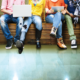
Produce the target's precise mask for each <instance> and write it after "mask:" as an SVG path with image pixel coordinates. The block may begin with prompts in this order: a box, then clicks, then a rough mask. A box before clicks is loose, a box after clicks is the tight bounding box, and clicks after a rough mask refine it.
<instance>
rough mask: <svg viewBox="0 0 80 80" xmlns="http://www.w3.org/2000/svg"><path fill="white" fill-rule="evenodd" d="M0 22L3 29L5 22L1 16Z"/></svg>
mask: <svg viewBox="0 0 80 80" xmlns="http://www.w3.org/2000/svg"><path fill="white" fill-rule="evenodd" d="M0 22H1V26H2V27H5V22H6V20H5V18H4V17H3V16H2V17H1V19H0Z"/></svg>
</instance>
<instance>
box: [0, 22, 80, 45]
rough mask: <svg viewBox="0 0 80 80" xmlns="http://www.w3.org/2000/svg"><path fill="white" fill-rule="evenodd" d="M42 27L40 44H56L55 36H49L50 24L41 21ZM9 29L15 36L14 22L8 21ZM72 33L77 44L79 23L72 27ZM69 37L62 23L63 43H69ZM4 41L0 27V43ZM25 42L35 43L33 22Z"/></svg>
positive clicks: (79, 37) (79, 32)
mask: <svg viewBox="0 0 80 80" xmlns="http://www.w3.org/2000/svg"><path fill="white" fill-rule="evenodd" d="M42 27H43V30H42V35H41V44H56V38H55V37H54V38H52V37H50V31H51V28H52V24H50V23H42ZM9 29H10V32H11V35H12V36H15V34H16V24H15V23H10V24H9ZM74 33H75V35H76V37H77V44H80V25H79V24H77V25H76V27H74ZM69 38H70V37H69V34H68V30H67V26H66V24H63V40H64V43H65V44H70V40H69ZM5 43H6V39H5V37H4V35H3V32H2V30H1V27H0V44H5ZM25 43H26V44H35V26H34V24H31V26H30V28H29V30H28V33H27V35H26V40H25Z"/></svg>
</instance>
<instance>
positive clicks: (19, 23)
mask: <svg viewBox="0 0 80 80" xmlns="http://www.w3.org/2000/svg"><path fill="white" fill-rule="evenodd" d="M11 22H13V23H16V24H17V25H16V35H15V37H14V42H16V41H17V40H19V39H20V32H21V28H22V26H23V18H22V17H18V18H14V17H13V15H8V14H4V15H2V16H1V29H2V31H3V34H4V36H5V37H6V39H12V38H13V36H12V35H11V33H10V31H9V28H8V23H11ZM12 27H15V26H12Z"/></svg>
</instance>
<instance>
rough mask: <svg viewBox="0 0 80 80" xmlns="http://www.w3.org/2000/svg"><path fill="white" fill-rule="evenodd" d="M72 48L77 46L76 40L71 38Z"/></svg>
mask: <svg viewBox="0 0 80 80" xmlns="http://www.w3.org/2000/svg"><path fill="white" fill-rule="evenodd" d="M71 48H77V42H76V40H71Z"/></svg>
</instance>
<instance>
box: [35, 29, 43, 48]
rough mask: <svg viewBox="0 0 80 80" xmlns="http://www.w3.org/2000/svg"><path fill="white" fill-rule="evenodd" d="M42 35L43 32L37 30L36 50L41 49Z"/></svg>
mask: <svg viewBox="0 0 80 80" xmlns="http://www.w3.org/2000/svg"><path fill="white" fill-rule="evenodd" d="M41 33H42V30H38V29H36V48H37V49H40V48H41V43H40V38H41Z"/></svg>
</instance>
